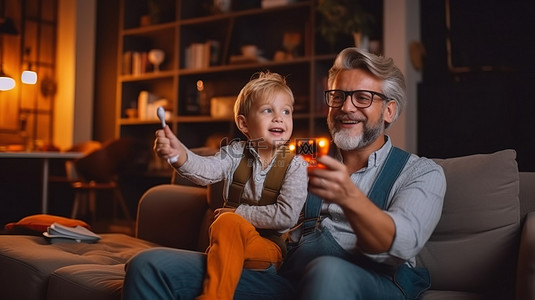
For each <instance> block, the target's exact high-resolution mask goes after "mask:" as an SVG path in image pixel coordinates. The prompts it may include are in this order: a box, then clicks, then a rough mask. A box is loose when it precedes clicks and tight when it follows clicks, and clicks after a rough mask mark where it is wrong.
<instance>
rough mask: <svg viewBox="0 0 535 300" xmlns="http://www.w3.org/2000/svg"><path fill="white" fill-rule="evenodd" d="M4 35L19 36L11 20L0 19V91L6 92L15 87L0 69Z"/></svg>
mask: <svg viewBox="0 0 535 300" xmlns="http://www.w3.org/2000/svg"><path fill="white" fill-rule="evenodd" d="M5 34H9V35H16V34H19V31H18V30H17V28H15V24H14V23H13V20H12V19H10V18H5V17H0V37H1V38H2V45H1V46H0V91H8V90H11V89H13V88H14V87H15V79H13V78H12V77H11V76H9V75H7V74H6V73H4V69H3V68H2V60H3V59H4V35H5ZM36 75H37V74H36ZM36 79H37V77H36ZM23 82H24V81H23Z"/></svg>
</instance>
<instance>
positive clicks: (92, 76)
mask: <svg viewBox="0 0 535 300" xmlns="http://www.w3.org/2000/svg"><path fill="white" fill-rule="evenodd" d="M224 2H225V1H222V3H223V4H224ZM282 2H283V5H273V4H269V3H271V2H270V1H267V0H265V1H232V3H230V2H229V3H227V6H226V7H220V6H221V5H223V4H221V3H219V2H217V3H218V4H217V5H216V4H214V3H215V2H214V3H212V2H211V1H201V2H199V3H198V4H195V5H190V4H185V2H184V3H183V4H180V3H181V2H180V1H176V2H175V1H164V0H158V1H156V0H154V1H151V0H147V1H133V2H129V1H124V2H121V1H110V2H107V1H96V0H95V1H64V0H35V1H15V0H2V2H1V5H0V17H2V18H3V19H2V20H3V22H4V24H3V25H2V28H3V29H2V31H3V32H2V34H1V35H2V52H1V53H2V57H1V59H2V60H1V61H0V63H1V66H2V72H3V73H4V74H7V75H8V76H11V77H12V78H20V76H21V75H22V72H23V71H28V70H29V71H37V72H35V73H34V74H36V76H37V80H36V83H34V84H27V83H24V82H22V81H21V82H19V81H20V80H18V79H17V80H15V82H16V86H15V87H14V88H12V89H11V90H6V91H1V92H0V107H1V110H0V111H1V112H0V114H1V118H0V119H2V121H1V122H0V126H2V127H1V128H0V147H1V149H2V152H9V151H14V152H39V151H59V152H65V151H66V150H68V149H70V148H72V147H73V146H74V145H77V144H80V143H83V142H85V141H98V142H101V143H104V142H107V141H110V140H113V139H117V138H120V137H135V138H136V139H137V140H138V142H140V145H142V146H140V147H144V148H145V149H146V150H147V152H148V153H141V154H140V157H138V158H137V159H136V161H135V162H134V163H133V164H134V165H135V170H133V172H130V174H129V176H124V177H125V178H126V179H125V180H124V181H123V183H124V185H125V186H127V187H126V188H122V190H123V194H124V198H125V199H126V200H125V201H126V204H127V206H128V210H129V212H130V213H131V214H132V215H135V212H136V208H137V200H138V199H139V197H140V196H141V195H142V194H143V192H144V191H145V190H146V189H148V188H149V187H151V186H154V185H157V184H162V183H168V182H170V178H171V176H172V172H171V171H170V168H169V167H168V166H166V164H163V163H162V162H161V161H159V160H158V159H156V158H155V157H154V155H153V154H151V153H150V152H151V150H150V148H151V143H152V134H153V132H154V130H155V129H157V128H158V120H157V118H156V116H155V113H154V106H155V105H157V104H158V103H159V104H158V105H163V106H164V107H165V108H166V114H167V118H168V122H169V123H170V125H171V127H172V128H173V129H174V130H177V131H178V134H179V137H180V138H181V139H183V140H184V142H185V143H186V145H188V146H189V147H191V148H198V149H199V151H203V149H206V148H207V147H212V148H217V147H218V146H219V145H220V144H221V143H222V141H223V140H224V139H231V138H234V137H236V130H235V127H234V124H233V122H232V118H231V110H229V109H228V107H229V106H230V105H229V104H228V103H229V102H228V101H229V99H230V101H231V103H232V101H233V99H235V96H236V94H237V91H239V87H240V86H241V85H243V83H244V82H245V81H246V80H247V79H248V78H249V77H250V76H251V75H252V74H253V73H254V72H256V71H260V70H266V69H269V70H273V71H278V72H281V73H282V74H286V75H287V76H288V80H289V83H290V85H291V86H292V88H293V89H294V92H295V94H296V99H297V102H296V124H297V126H296V133H295V136H297V137H311V136H312V137H316V136H325V135H327V132H326V127H325V124H324V121H323V119H322V117H324V115H325V111H326V110H325V107H324V106H323V105H322V103H321V100H319V101H317V100H316V99H317V98H318V97H317V95H318V94H319V92H318V91H321V89H323V88H324V87H323V85H324V83H323V82H324V81H325V76H326V73H327V70H328V67H329V64H330V63H332V60H333V59H334V55H335V53H336V52H337V51H338V50H340V49H342V48H343V47H347V46H354V45H355V42H357V43H358V42H360V41H356V40H355V39H354V38H353V37H352V36H351V35H350V34H348V33H346V32H336V30H337V28H336V26H334V25H333V24H332V23H331V24H328V23H325V22H324V21H323V20H324V19H322V18H324V16H325V14H323V13H325V11H321V10H320V6H316V5H317V4H316V3H314V1H291V0H289V1H282ZM325 2H326V3H327V4H329V3H330V2H333V3H335V4H336V2H337V1H325ZM495 2H496V1H495ZM342 3H343V2H342ZM357 3H358V5H360V6H358V8H357V10H361V11H362V10H363V11H365V13H364V14H362V16H360V18H361V19H366V18H368V17H369V19H370V20H371V21H370V22H369V24H368V26H364V27H365V28H366V30H367V31H363V32H364V34H365V36H364V38H362V37H361V38H360V39H361V40H362V41H363V42H364V43H365V45H364V47H367V48H368V49H369V50H370V51H376V52H377V53H380V54H383V55H386V56H390V57H392V58H393V59H394V60H395V61H396V63H397V65H398V66H399V67H400V69H401V70H402V71H403V72H404V73H405V75H406V78H407V83H408V96H409V104H408V107H407V110H406V111H405V112H404V114H403V115H402V117H401V118H400V120H399V121H398V122H397V123H396V124H395V125H394V126H393V127H392V128H391V129H389V135H390V136H391V137H392V139H393V141H394V143H395V144H396V145H398V146H399V147H400V148H403V149H406V150H408V151H411V152H414V153H417V154H419V155H422V156H427V157H436V158H447V157H453V156H460V155H469V154H475V153H490V152H493V151H498V150H502V149H515V150H516V151H517V153H518V157H517V160H518V162H519V169H520V170H521V171H533V170H534V169H535V161H534V158H533V157H532V155H531V154H532V153H533V150H534V149H533V147H534V146H533V143H532V140H533V134H532V133H531V131H530V130H529V129H528V128H529V127H528V120H530V116H531V114H532V112H533V111H535V109H534V104H533V101H529V99H533V97H532V96H531V95H530V94H528V91H529V90H530V89H529V82H528V78H530V77H529V75H528V72H529V71H530V67H531V66H533V60H532V59H526V58H525V57H529V56H528V55H531V54H533V53H532V51H530V50H529V47H526V46H525V45H529V44H530V43H529V40H533V37H531V36H530V35H527V36H526V35H525V31H524V30H523V28H529V26H530V25H531V24H532V23H533V21H532V20H531V18H529V17H524V18H522V17H520V16H522V15H526V16H527V14H528V13H529V12H530V11H533V5H532V4H531V3H530V2H529V1H516V2H514V3H510V4H507V5H506V4H503V3H501V2H499V1H497V2H496V3H494V2H492V1H491V2H481V1H475V2H471V4H466V3H461V1H456V0H445V1H442V2H441V4H442V5H435V4H428V3H426V2H425V1H400V2H398V1H358V2H357ZM327 9H329V8H327ZM348 9H355V8H353V7H348ZM175 11H176V13H174V12H175ZM502 11H505V12H507V13H506V14H504V13H499V12H502ZM327 13H328V12H327ZM353 14H354V13H353ZM510 15H516V16H519V17H517V18H514V20H512V19H511V18H508V17H507V16H510ZM363 16H364V17H363ZM280 20H284V21H283V22H281V21H280ZM120 22H122V23H120ZM272 22H273V23H272ZM337 22H339V20H337ZM270 24H278V25H277V26H279V27H276V29H275V28H274V27H272V26H270ZM311 24H312V25H311ZM9 26H10V28H8V27H9ZM311 27H314V28H311ZM4 28H5V30H6V31H5V32H4ZM326 28H327V29H326ZM246 29H247V30H246ZM322 30H323V33H324V35H322ZM329 30H330V31H329ZM325 32H326V33H325ZM259 35H261V36H263V37H265V38H264V40H262V39H258V36H259ZM327 36H329V38H327ZM474 36H477V38H474ZM333 37H335V38H334V39H333ZM266 41H269V42H268V43H267V44H266ZM207 43H212V44H211V49H212V54H211V55H212V57H211V59H212V60H211V61H206V62H200V63H201V65H200V66H197V65H195V63H193V61H195V58H193V59H192V58H191V57H186V55H187V54H186V52H187V51H190V52H192V51H197V52H198V50H199V46H200V47H201V48H200V49H201V50H200V51H206V50H202V47H203V45H204V46H205V48H206V44H207ZM513 45H516V46H513ZM195 46H197V50H192V49H193V48H194V47H195ZM243 46H245V47H243ZM247 46H249V49H252V51H253V52H254V54H251V55H252V56H250V57H251V59H250V60H247V58H248V56H244V53H242V49H245V48H247ZM209 47H210V46H208V48H209ZM150 50H155V51H153V52H151V54H152V58H153V57H154V56H155V54H154V53H156V52H159V55H161V56H162V57H161V58H159V59H160V60H161V61H160V62H158V65H156V64H154V63H151V62H150V59H149V58H148V56H149V55H148V54H149V52H150ZM249 51H251V50H249ZM132 56H135V58H132ZM244 58H245V59H244ZM153 59H154V58H153ZM126 60H128V63H126V62H125V61H126ZM134 61H135V62H134ZM139 61H141V63H142V64H143V66H142V68H143V70H140V69H139ZM197 61H198V58H197ZM203 63H204V64H205V65H202V64H203ZM134 64H137V65H136V66H134ZM136 68H137V69H136ZM227 75H232V76H233V77H235V78H236V79H234V80H225V79H226V76H227ZM199 82H201V83H203V84H204V87H203V88H204V90H202V91H201V90H199V87H198V84H199ZM141 95H144V97H148V98H149V99H150V100H149V101H156V104H149V108H148V112H145V111H143V112H141V108H140V107H139V106H140V105H138V104H139V103H140V102H139V101H140V98H141V97H142V96H141ZM225 101H227V102H225ZM318 102H319V104H318ZM210 104H211V105H210ZM210 106H212V107H210ZM151 107H152V108H151ZM151 109H152V110H151ZM229 112H230V114H229ZM489 122H492V124H494V126H489V125H490V124H488V123H489ZM215 128H217V130H214V129H215ZM65 160H66V159H65V158H63V159H50V164H51V165H50V167H49V168H51V169H50V170H49V171H48V172H49V173H51V175H52V176H54V175H55V174H56V173H58V172H59V173H60V174H63V169H64V166H63V165H64V162H65ZM71 160H72V158H71ZM0 163H1V164H2V165H3V166H2V170H3V171H2V173H3V174H2V185H3V186H5V187H6V188H4V189H3V190H5V191H6V193H5V195H6V196H5V197H3V198H4V199H5V200H4V201H5V204H4V206H7V207H9V209H7V210H3V212H2V213H0V215H1V216H0V221H1V222H2V223H7V222H11V221H15V220H17V219H20V218H21V217H23V216H25V215H30V214H32V213H38V212H40V211H43V205H44V204H43V203H42V202H43V201H44V200H43V201H35V199H39V198H40V197H41V198H43V199H44V196H43V195H42V190H40V189H39V188H36V189H30V190H31V191H29V189H28V188H27V186H33V185H37V186H38V185H40V184H41V182H42V179H43V178H42V176H43V175H42V170H41V169H42V168H41V164H42V161H41V160H40V159H24V158H10V159H9V158H3V159H1V160H0ZM58 169H59V171H58ZM49 185H50V187H49V188H48V191H47V194H48V195H47V200H46V201H47V202H49V203H47V204H46V205H47V206H48V207H47V209H48V208H49V210H47V213H48V212H50V213H54V214H59V215H67V214H69V213H70V212H71V208H70V206H71V205H72V203H73V200H72V198H73V196H72V191H69V189H68V188H66V187H64V186H63V187H62V186H61V184H60V185H59V187H58V184H54V183H49ZM54 193H56V195H54ZM104 197H106V196H104ZM66 198H69V199H68V200H65V199H66ZM15 199H16V200H15ZM58 199H59V200H58ZM103 209H104V210H105V211H106V210H107V209H109V208H103Z"/></svg>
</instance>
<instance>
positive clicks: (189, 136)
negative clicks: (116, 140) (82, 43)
mask: <svg viewBox="0 0 535 300" xmlns="http://www.w3.org/2000/svg"><path fill="white" fill-rule="evenodd" d="M163 3H164V5H166V7H170V9H171V10H172V11H171V13H172V15H171V14H167V15H166V16H165V18H161V19H163V20H164V22H163V23H159V24H152V25H146V26H140V25H139V24H140V21H139V19H140V18H141V17H142V16H143V15H145V14H147V9H148V8H147V7H146V4H144V3H142V2H137V1H128V0H121V3H120V10H121V12H120V14H119V18H120V20H119V24H121V26H122V28H121V29H120V30H119V49H118V69H119V70H123V68H122V67H123V65H122V61H123V59H124V53H125V52H127V51H140V52H148V51H149V50H150V49H152V48H160V49H163V50H164V52H165V56H166V58H165V62H164V64H163V65H162V68H161V71H160V72H153V71H151V70H150V69H149V70H147V71H146V72H142V73H140V74H138V75H132V74H124V73H123V74H121V75H119V76H118V77H117V100H116V101H117V103H116V105H117V111H118V113H117V116H116V120H117V121H116V130H115V133H116V136H117V137H119V136H122V135H132V136H136V137H138V138H140V139H147V140H149V141H152V139H153V137H154V130H156V129H157V128H158V124H159V121H158V120H152V119H151V120H140V119H136V118H127V116H126V113H125V110H126V109H128V108H135V107H136V105H137V97H138V95H139V93H140V92H141V91H148V92H150V93H153V94H154V95H156V97H158V98H165V99H167V100H168V104H167V106H166V109H167V110H168V111H169V112H170V115H171V116H170V118H169V120H167V123H168V124H169V125H170V126H171V128H172V129H173V131H174V132H175V133H176V134H177V135H178V136H179V137H180V138H181V139H183V142H184V143H185V144H186V145H187V146H188V147H191V148H194V147H203V146H205V145H204V143H205V142H206V140H207V139H208V138H209V137H211V136H214V135H218V134H219V135H227V136H234V135H235V134H236V128H235V125H234V120H233V119H232V118H228V119H221V118H212V117H211V116H210V115H209V111H210V110H209V109H207V108H208V106H209V102H210V99H211V98H212V97H226V96H236V95H237V94H238V93H239V91H240V89H241V88H242V87H243V86H244V85H245V83H247V81H249V79H250V78H251V76H252V75H253V74H254V73H256V72H258V71H263V70H270V71H272V72H277V73H280V74H282V75H284V76H287V81H288V84H289V85H290V87H291V88H292V91H293V92H294V96H295V99H296V104H295V112H294V131H296V132H300V133H301V134H302V135H308V136H310V137H313V136H315V135H316V134H325V132H327V129H326V124H325V119H324V118H325V112H326V109H325V107H324V104H323V100H322V98H321V97H322V91H323V89H324V88H325V87H324V83H325V82H326V76H327V71H328V69H329V67H330V66H331V64H332V62H333V61H334V58H335V57H336V56H335V54H333V53H326V50H325V49H326V48H327V47H325V46H324V44H325V42H324V41H322V40H321V39H320V38H319V37H318V36H317V34H316V32H317V31H316V29H315V28H316V23H315V22H316V19H317V15H316V14H317V13H316V5H317V4H316V1H310V0H306V1H299V0H297V2H294V3H290V4H288V5H282V6H277V7H272V8H260V7H250V8H247V9H241V10H235V11H230V12H228V13H218V14H211V13H210V12H208V11H207V10H204V9H203V7H202V4H201V2H196V1H185V0H183V1H180V0H176V1H175V0H163ZM237 3H238V2H237ZM251 3H252V2H251ZM251 3H250V2H246V3H245V2H244V3H241V4H242V5H251ZM259 3H260V2H259ZM258 5H260V4H258ZM285 33H297V34H299V35H300V37H301V42H300V43H299V45H298V46H297V47H296V49H295V55H294V57H293V58H292V59H287V60H277V61H275V60H274V57H275V54H276V53H277V52H278V51H283V52H282V53H285V52H284V51H285V49H284V47H283V38H284V34H285ZM207 41H216V42H215V43H213V44H212V45H219V46H218V47H214V48H213V49H219V50H218V51H214V52H212V54H217V55H215V56H214V57H213V59H211V61H210V63H207V62H205V63H204V64H199V65H198V66H197V68H192V67H191V66H190V64H189V62H190V60H189V58H190V57H189V56H188V57H186V56H187V55H186V54H187V52H188V51H187V49H188V48H190V46H191V45H192V44H193V43H200V44H201V43H206V42H207ZM245 44H254V45H257V46H258V47H259V49H261V50H262V51H263V53H262V54H261V56H262V57H265V58H266V59H265V60H262V61H258V62H254V61H253V62H250V63H240V64H230V63H229V62H230V61H231V60H230V57H231V56H239V55H241V52H240V51H241V50H240V48H241V46H242V45H245ZM205 49H207V48H205ZM213 49H212V50H213ZM338 50H340V49H336V52H337V51H338ZM279 54H280V52H279ZM186 63H188V64H186ZM186 65H188V66H189V68H186V67H185V66H186ZM200 82H202V83H203V85H204V88H205V90H204V91H202V92H199V91H197V89H196V87H197V84H199V83H200ZM201 102H202V103H201ZM196 109H198V111H197V110H196ZM196 111H197V113H196ZM201 112H202V114H201ZM215 124H217V125H215Z"/></svg>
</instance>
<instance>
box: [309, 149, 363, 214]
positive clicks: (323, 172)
mask: <svg viewBox="0 0 535 300" xmlns="http://www.w3.org/2000/svg"><path fill="white" fill-rule="evenodd" d="M317 161H318V163H319V164H321V165H323V166H322V167H318V168H309V169H308V176H309V185H308V190H309V191H310V192H312V193H314V194H316V195H318V196H319V197H321V198H323V199H324V200H325V201H328V202H333V203H336V204H338V205H340V206H341V207H344V206H346V204H347V203H348V202H350V201H351V198H354V197H355V195H359V194H362V193H361V192H360V190H359V189H358V188H357V187H356V186H355V184H354V183H353V182H352V181H351V179H350V178H349V174H348V172H347V168H346V166H345V165H344V164H342V163H341V162H339V161H338V160H336V159H334V158H332V157H330V156H327V155H324V156H320V157H318V158H317Z"/></svg>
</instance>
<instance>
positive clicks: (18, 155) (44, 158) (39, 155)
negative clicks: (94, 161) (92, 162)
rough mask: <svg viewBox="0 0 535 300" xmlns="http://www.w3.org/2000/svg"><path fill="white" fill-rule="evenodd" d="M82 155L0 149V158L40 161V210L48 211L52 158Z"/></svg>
mask: <svg viewBox="0 0 535 300" xmlns="http://www.w3.org/2000/svg"><path fill="white" fill-rule="evenodd" d="M83 156H84V153H82V152H62V151H13V152H10V151H0V159H36V160H40V161H41V167H42V169H41V175H42V176H41V177H42V181H41V212H42V213H43V214H46V213H48V181H49V176H50V175H49V165H50V160H52V159H63V160H65V159H78V158H81V157H83Z"/></svg>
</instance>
